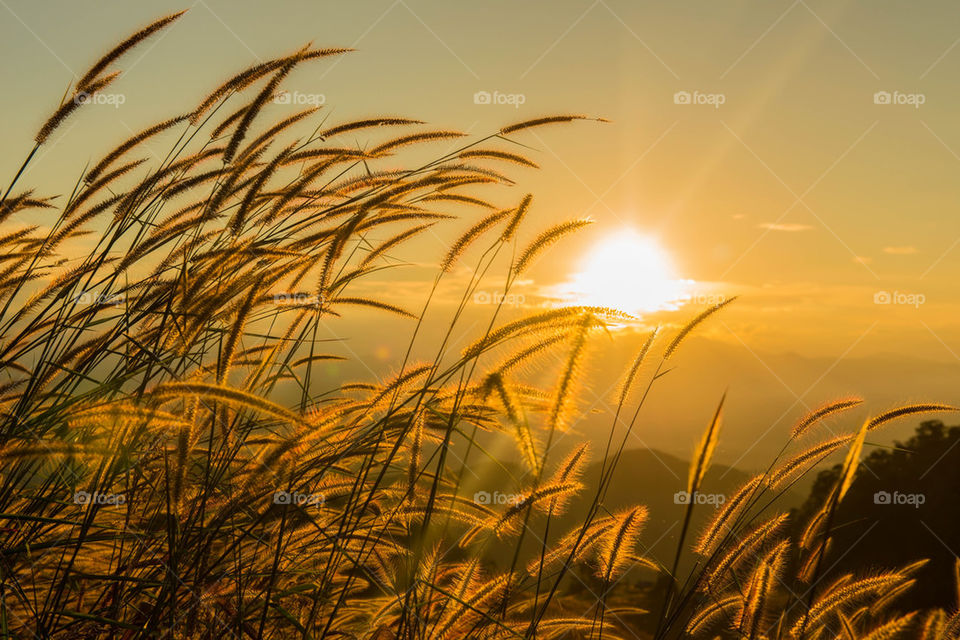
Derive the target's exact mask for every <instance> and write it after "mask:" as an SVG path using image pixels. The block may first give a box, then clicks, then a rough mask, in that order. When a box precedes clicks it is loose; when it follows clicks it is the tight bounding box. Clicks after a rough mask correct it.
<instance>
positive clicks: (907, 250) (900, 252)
mask: <svg viewBox="0 0 960 640" xmlns="http://www.w3.org/2000/svg"><path fill="white" fill-rule="evenodd" d="M883 252H884V253H889V254H891V255H895V256H909V255H912V254H914V253H916V252H917V248H916V247H915V246H913V245H908V246H905V247H884V248H883Z"/></svg>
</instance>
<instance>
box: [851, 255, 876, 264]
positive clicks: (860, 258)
mask: <svg viewBox="0 0 960 640" xmlns="http://www.w3.org/2000/svg"><path fill="white" fill-rule="evenodd" d="M853 261H854V262H859V263H860V264H870V263H871V262H873V258H871V257H870V256H854V257H853Z"/></svg>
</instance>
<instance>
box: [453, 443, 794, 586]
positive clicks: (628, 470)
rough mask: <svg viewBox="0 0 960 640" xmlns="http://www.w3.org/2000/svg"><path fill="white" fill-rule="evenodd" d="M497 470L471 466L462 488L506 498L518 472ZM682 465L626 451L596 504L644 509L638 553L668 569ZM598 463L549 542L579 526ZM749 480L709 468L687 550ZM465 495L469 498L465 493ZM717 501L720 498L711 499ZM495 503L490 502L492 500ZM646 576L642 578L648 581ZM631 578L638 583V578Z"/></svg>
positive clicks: (530, 543) (533, 544)
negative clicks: (471, 480) (469, 481)
mask: <svg viewBox="0 0 960 640" xmlns="http://www.w3.org/2000/svg"><path fill="white" fill-rule="evenodd" d="M498 465H502V466H499V471H497V470H494V469H492V468H487V469H484V468H481V467H480V466H478V465H472V467H473V470H474V471H475V472H476V473H477V474H478V478H479V479H480V480H479V482H478V483H477V484H476V485H475V486H470V485H468V489H469V491H470V492H476V491H485V492H486V493H488V494H490V495H495V494H496V492H500V493H501V494H509V493H510V492H511V491H512V490H518V489H519V485H518V486H517V487H511V486H508V484H507V482H506V481H507V479H508V478H510V477H511V476H512V477H519V476H520V475H521V474H519V473H518V467H517V466H515V465H514V464H511V463H506V462H503V461H502V460H500V461H498ZM687 470H688V463H687V462H686V461H684V460H681V459H680V458H678V457H676V456H672V455H670V454H668V453H664V452H662V451H656V450H652V449H627V450H624V452H623V455H622V456H621V458H620V461H619V463H618V464H617V467H616V470H615V471H614V473H613V479H612V482H611V483H610V486H609V489H608V491H607V493H606V496H605V498H604V500H603V503H602V505H603V506H602V510H601V515H603V514H608V513H613V512H616V511H618V510H620V509H624V508H626V507H630V506H633V505H643V506H645V507H647V509H648V520H647V523H646V525H645V527H644V529H643V532H642V534H641V537H640V542H641V551H642V552H643V554H644V555H646V556H648V557H650V558H652V559H654V560H656V561H658V562H660V563H662V564H664V565H667V566H669V564H670V563H671V562H672V560H673V554H674V553H675V552H676V545H677V540H678V537H679V535H680V529H681V525H682V520H683V515H684V509H685V507H686V505H685V504H684V503H683V502H682V501H681V499H678V498H677V493H678V492H681V491H683V490H684V489H685V487H686V484H687ZM600 475H601V463H600V462H594V463H592V464H589V465H588V466H587V468H586V469H585V471H584V474H583V476H582V478H581V480H582V482H583V484H584V486H585V488H584V489H583V490H582V491H581V492H580V494H579V495H578V496H577V497H576V498H575V499H573V500H572V501H571V502H570V503H569V505H568V507H567V510H566V511H565V513H564V515H562V516H561V517H559V518H555V519H554V521H553V523H552V524H551V526H550V540H551V542H555V541H556V540H557V538H558V537H559V536H561V535H563V534H565V533H567V532H569V531H571V530H572V529H573V528H574V527H576V526H578V525H579V524H580V523H582V522H583V520H584V518H585V517H586V514H587V512H588V509H589V506H590V504H591V502H592V501H593V498H594V495H595V492H596V488H597V486H598V485H599V482H600ZM491 477H492V478H496V479H497V482H499V483H500V486H499V488H494V487H493V486H492V483H491V482H490V480H489V479H490V478H491ZM751 477H752V475H751V474H748V473H747V472H745V471H743V470H740V469H736V468H733V467H728V466H725V465H712V466H711V467H710V469H709V470H708V471H707V474H706V477H705V478H704V482H703V485H702V486H703V488H702V491H701V493H702V494H703V497H702V498H701V499H702V500H705V501H707V502H710V503H714V504H710V503H705V504H700V505H698V506H697V507H695V508H694V512H693V519H692V521H691V525H690V530H689V532H688V534H687V545H686V546H688V547H689V543H690V541H692V540H696V538H697V536H698V535H699V533H700V531H701V530H702V529H703V527H704V526H705V525H706V522H707V521H708V520H709V519H710V518H711V517H712V516H713V515H714V514H715V513H716V508H717V506H715V504H720V503H721V500H725V498H726V497H727V496H730V495H732V494H733V492H735V491H736V490H737V489H738V488H740V487H741V486H742V485H743V484H744V483H745V482H747V481H748V480H749V479H750V478H751ZM468 495H469V493H468ZM716 496H720V497H716ZM805 496H806V492H801V491H794V492H788V493H787V494H786V495H784V497H783V498H781V500H780V501H778V503H777V506H778V507H779V508H782V509H783V510H789V509H790V508H791V507H796V506H799V505H800V504H801V503H802V502H803V500H804V498H805ZM493 499H494V500H496V498H493ZM542 531H543V522H542V518H541V519H536V520H534V521H533V525H532V526H531V527H530V529H529V535H528V536H526V541H525V545H524V557H527V558H529V557H532V556H531V555H530V554H533V553H536V552H538V551H539V544H540V543H539V540H540V536H541V535H542ZM512 551H513V550H512V549H509V550H506V549H504V550H496V549H494V552H493V559H494V560H495V561H496V562H497V563H498V564H501V565H504V564H509V562H510V561H511V560H512ZM652 577H653V576H652V574H651V575H649V576H646V578H647V579H652ZM637 578H642V577H641V576H640V575H639V574H638V576H637Z"/></svg>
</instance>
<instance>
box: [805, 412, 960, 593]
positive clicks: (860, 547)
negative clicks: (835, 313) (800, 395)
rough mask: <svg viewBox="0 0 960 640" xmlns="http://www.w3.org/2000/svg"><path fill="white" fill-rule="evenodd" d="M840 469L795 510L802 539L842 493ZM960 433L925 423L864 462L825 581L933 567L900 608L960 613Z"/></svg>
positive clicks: (840, 520)
mask: <svg viewBox="0 0 960 640" xmlns="http://www.w3.org/2000/svg"><path fill="white" fill-rule="evenodd" d="M839 474H840V465H837V466H835V467H833V468H832V469H830V470H827V471H822V472H821V473H820V474H819V475H818V476H817V479H816V481H815V482H814V485H813V487H812V489H811V493H810V496H809V497H808V498H807V500H806V502H804V504H803V506H802V507H801V508H800V509H799V510H795V512H794V514H793V515H794V516H796V517H794V518H792V521H793V522H794V526H795V527H796V528H797V533H798V534H799V532H800V531H801V530H802V527H803V526H804V525H805V524H806V523H807V522H808V521H809V519H810V517H811V516H812V515H813V514H815V513H816V511H817V509H818V508H819V507H820V506H821V505H822V504H823V503H824V500H825V499H826V497H827V495H828V494H829V492H830V491H831V490H832V489H833V487H834V486H835V485H836V482H837V478H838V476H839ZM958 497H960V426H957V427H949V428H948V427H946V426H944V424H943V422H941V421H939V420H931V421H927V422H923V423H921V424H920V426H919V427H918V428H917V431H916V434H915V435H914V436H913V437H911V438H910V439H909V440H907V441H906V442H903V443H901V442H895V443H894V446H893V447H890V448H878V449H876V450H874V451H873V452H872V453H871V454H870V455H869V456H867V457H866V458H864V460H863V462H862V466H861V468H860V472H859V473H858V475H857V477H856V480H855V481H854V483H853V486H852V487H851V488H850V491H849V493H848V494H847V495H846V497H845V498H844V500H843V502H842V503H841V505H840V507H839V510H838V512H837V516H836V518H835V521H834V526H833V543H832V545H831V547H830V549H829V550H828V553H827V555H826V558H825V561H824V563H823V567H825V568H826V572H825V580H826V581H828V582H829V581H831V580H833V579H835V578H839V577H840V576H842V575H843V574H845V573H855V574H862V573H863V572H864V571H868V570H869V569H871V568H875V569H883V568H897V567H902V566H904V565H906V564H909V563H911V562H914V561H917V560H921V559H924V558H926V559H929V563H928V564H927V565H926V566H925V567H924V568H923V569H921V570H920V571H919V572H918V573H917V575H916V580H917V582H916V584H915V585H914V587H913V588H912V589H910V590H909V591H908V592H906V593H905V594H904V595H903V596H901V598H900V599H899V600H898V604H899V606H900V607H901V608H903V609H904V610H906V609H918V608H930V607H944V608H946V609H948V610H950V609H953V608H954V607H956V606H957V597H958V596H957V587H956V584H955V581H956V577H955V573H954V571H955V559H956V558H957V554H960V509H958Z"/></svg>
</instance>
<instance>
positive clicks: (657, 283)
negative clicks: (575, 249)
mask: <svg viewBox="0 0 960 640" xmlns="http://www.w3.org/2000/svg"><path fill="white" fill-rule="evenodd" d="M689 284H690V281H688V280H682V279H680V278H679V277H678V276H677V273H676V271H675V269H674V266H673V261H672V260H671V259H670V256H669V255H668V254H667V252H666V251H665V250H664V249H663V247H662V246H661V245H660V244H659V243H658V242H657V241H656V240H655V239H654V238H651V237H649V236H645V235H641V234H639V233H637V232H635V231H632V230H625V231H623V232H620V233H617V234H616V235H612V236H610V237H608V238H606V239H604V240H602V241H601V242H600V243H598V244H597V245H596V246H595V247H594V248H593V249H592V250H591V251H590V253H588V254H587V256H586V257H585V259H584V260H583V261H582V263H581V268H580V270H579V271H578V272H576V273H575V274H574V275H573V277H572V278H571V280H570V282H569V283H568V285H567V286H566V289H567V291H566V294H567V295H568V296H569V297H572V298H573V299H574V300H576V301H577V303H579V304H586V305H597V306H604V307H613V308H616V309H620V310H622V311H626V312H627V313H632V314H638V313H642V312H651V311H659V310H663V309H673V308H676V307H677V305H678V303H680V302H682V301H683V300H684V299H685V298H687V297H688V294H687V289H688V286H689Z"/></svg>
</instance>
